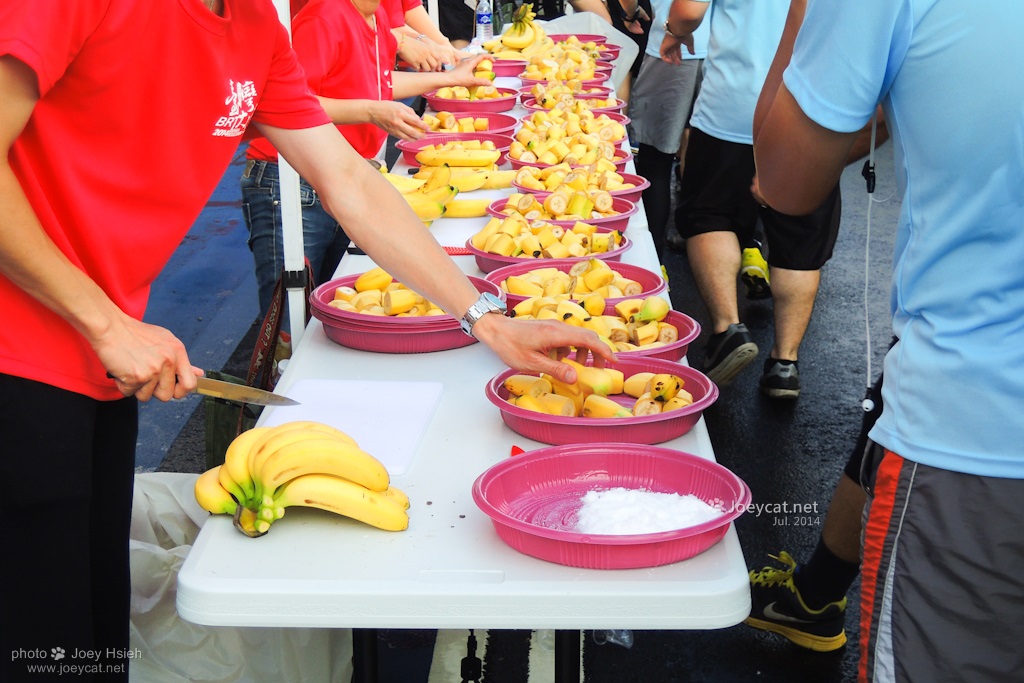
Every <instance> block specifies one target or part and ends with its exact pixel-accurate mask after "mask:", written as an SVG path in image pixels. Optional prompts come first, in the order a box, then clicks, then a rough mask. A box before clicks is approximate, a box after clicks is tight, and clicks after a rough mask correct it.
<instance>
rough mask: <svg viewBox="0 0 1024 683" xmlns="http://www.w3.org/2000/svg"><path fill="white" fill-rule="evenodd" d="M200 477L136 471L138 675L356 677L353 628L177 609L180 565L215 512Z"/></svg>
mask: <svg viewBox="0 0 1024 683" xmlns="http://www.w3.org/2000/svg"><path fill="white" fill-rule="evenodd" d="M197 477H198V475H196V474H175V473H166V472H159V473H145V474H136V475H135V503H134V507H133V509H132V528H131V541H130V551H131V568H132V611H131V648H132V653H133V657H132V659H131V660H130V668H129V671H130V680H131V681H133V682H135V681H137V682H138V683H239V682H241V683H280V682H281V681H288V682H289V683H324V682H325V681H348V680H351V678H352V632H351V630H350V629H313V628H232V627H223V626H200V625H198V624H193V623H190V622H188V621H185V620H184V619H182V618H181V617H179V616H178V613H177V611H176V609H175V606H174V601H175V594H176V592H177V583H178V570H179V569H180V568H181V565H182V562H184V560H185V556H186V555H187V554H188V551H189V549H190V548H191V547H192V543H193V542H194V541H195V538H196V536H197V535H198V534H199V529H200V528H201V527H202V525H203V522H205V521H206V519H207V518H208V517H209V513H207V512H206V511H205V510H203V509H202V508H201V507H199V505H198V503H196V500H195V495H194V493H193V488H194V486H195V481H196V478H197Z"/></svg>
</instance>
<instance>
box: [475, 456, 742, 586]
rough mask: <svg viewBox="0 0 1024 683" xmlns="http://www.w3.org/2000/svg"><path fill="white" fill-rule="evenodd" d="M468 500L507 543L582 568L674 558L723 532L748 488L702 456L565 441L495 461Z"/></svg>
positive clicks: (695, 550)
mask: <svg viewBox="0 0 1024 683" xmlns="http://www.w3.org/2000/svg"><path fill="white" fill-rule="evenodd" d="M473 500H474V502H476V504H477V506H478V507H479V508H480V510H481V511H483V513H484V514H486V515H487V516H488V517H490V518H491V521H492V523H493V524H494V529H495V531H496V532H497V534H498V536H499V538H501V539H502V540H503V541H504V542H505V543H507V544H508V545H509V546H511V547H512V548H514V549H516V550H518V551H520V552H522V553H525V554H527V555H530V556H533V557H537V558H539V559H542V560H547V561H549V562H555V563H557V564H563V565H568V566H571V567H584V568H588V569H636V568H640V567H656V566H659V565H664V564H671V563H673V562H680V561H682V560H686V559H689V558H691V557H693V556H695V555H697V554H699V553H702V552H704V551H705V550H707V549H708V548H710V547H711V546H713V545H714V544H715V543H717V542H718V541H719V540H721V539H722V537H723V536H724V535H725V533H726V531H727V530H728V528H729V524H731V523H732V521H733V520H734V519H736V518H737V517H738V516H739V515H741V514H743V512H745V511H746V509H747V507H748V506H749V504H750V488H749V487H748V486H747V484H746V483H745V482H744V481H743V480H742V479H740V478H739V477H738V476H736V475H735V474H734V473H733V472H731V471H730V470H729V469H727V468H725V467H723V466H722V465H719V464H718V463H716V462H714V461H711V460H707V459H705V458H701V457H700V456H697V455H693V454H690V453H683V452H681V451H677V450H673V449H670V448H664V447H660V446H650V445H644V444H632V443H592V444H570V445H563V446H553V447H550V448H541V449H539V450H536V451H531V452H528V453H523V454H520V455H517V456H514V457H511V458H509V459H507V460H503V461H502V462H499V463H498V464H496V465H494V466H492V467H491V468H489V469H488V470H487V471H485V472H484V473H483V474H481V475H480V476H479V477H478V478H477V480H476V482H474V484H473Z"/></svg>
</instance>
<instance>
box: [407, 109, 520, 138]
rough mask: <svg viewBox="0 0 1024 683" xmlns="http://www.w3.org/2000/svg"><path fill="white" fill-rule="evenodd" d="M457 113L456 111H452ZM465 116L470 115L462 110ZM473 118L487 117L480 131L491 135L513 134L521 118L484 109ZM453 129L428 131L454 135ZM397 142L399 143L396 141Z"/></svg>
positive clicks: (433, 134)
mask: <svg viewBox="0 0 1024 683" xmlns="http://www.w3.org/2000/svg"><path fill="white" fill-rule="evenodd" d="M451 113H452V114H455V112H451ZM462 114H463V115H464V116H469V115H470V114H467V113H466V112H462ZM472 116H473V118H478V119H479V118H484V119H487V124H488V125H487V130H484V131H479V132H481V133H488V134H491V135H512V134H513V133H514V132H515V130H516V129H517V128H518V127H519V119H518V118H517V117H515V116H512V115H511V114H497V113H494V112H489V111H484V112H477V113H474V114H472ZM453 134H454V133H453V132H452V131H439V130H438V131H430V132H428V133H427V137H431V136H437V135H453ZM396 144H397V143H396Z"/></svg>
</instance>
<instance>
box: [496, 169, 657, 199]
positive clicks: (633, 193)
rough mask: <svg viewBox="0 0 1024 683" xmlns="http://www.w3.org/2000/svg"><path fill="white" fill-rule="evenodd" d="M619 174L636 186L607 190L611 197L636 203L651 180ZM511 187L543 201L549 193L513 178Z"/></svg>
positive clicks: (633, 175)
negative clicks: (522, 183)
mask: <svg viewBox="0 0 1024 683" xmlns="http://www.w3.org/2000/svg"><path fill="white" fill-rule="evenodd" d="M619 175H621V176H622V179H623V180H624V181H625V182H627V183H632V184H633V185H636V187H631V188H629V189H627V190H612V191H611V192H609V194H610V195H611V196H612V197H620V198H622V199H625V200H627V201H630V202H633V203H634V204H636V203H637V202H639V201H640V199H641V197H642V196H643V192H644V190H646V189H647V188H648V187H650V186H651V181H649V180H647V178H644V177H643V176H639V175H635V174H633V173H620V174H619ZM512 187H514V188H515V189H516V191H518V192H529V193H530V194H535V195H537V199H539V200H541V201H544V198H545V197H547V196H548V195H549V194H551V193H550V192H548V191H546V190H534V189H531V188H528V187H523V186H522V185H520V184H519V183H517V182H516V181H514V180H513V181H512Z"/></svg>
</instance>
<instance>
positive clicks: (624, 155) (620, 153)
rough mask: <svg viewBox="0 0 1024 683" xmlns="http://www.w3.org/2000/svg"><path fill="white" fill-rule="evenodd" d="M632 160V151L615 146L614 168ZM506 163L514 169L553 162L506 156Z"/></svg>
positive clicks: (541, 165)
mask: <svg viewBox="0 0 1024 683" xmlns="http://www.w3.org/2000/svg"><path fill="white" fill-rule="evenodd" d="M632 160H633V153H632V152H630V151H629V150H625V149H622V148H621V147H616V148H615V161H613V162H612V163H613V164H615V167H616V169H618V170H619V171H621V170H623V169H625V168H626V165H627V164H629V162H630V161H632ZM508 163H510V164H511V165H512V168H514V169H516V170H518V169H520V168H522V167H523V166H534V167H536V168H547V167H548V166H550V165H553V164H541V163H538V162H536V161H520V160H519V159H513V158H512V157H508ZM586 165H587V164H577V166H574V167H572V168H578V167H579V166H586Z"/></svg>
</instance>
